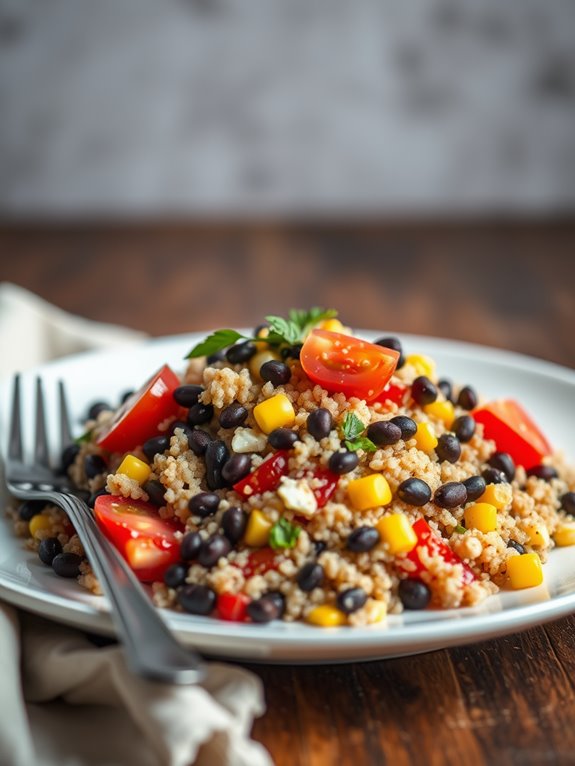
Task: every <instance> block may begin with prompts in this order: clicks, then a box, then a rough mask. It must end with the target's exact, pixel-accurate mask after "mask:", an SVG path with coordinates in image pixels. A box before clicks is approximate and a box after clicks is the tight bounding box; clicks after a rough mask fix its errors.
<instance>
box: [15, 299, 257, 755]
mask: <svg viewBox="0 0 575 766" xmlns="http://www.w3.org/2000/svg"><path fill="white" fill-rule="evenodd" d="M142 337H144V336H143V335H142V334H141V333H137V332H135V331H133V330H126V329H124V328H119V327H114V326H112V325H103V324H96V323H92V322H89V321H88V320H85V319H81V318H79V317H74V316H71V315H69V314H66V313H65V312H63V311H61V310H60V309H57V308H55V307H53V306H51V305H50V304H48V303H46V302H45V301H43V300H41V299H40V298H38V297H37V296H35V295H32V294H31V293H29V292H27V291H26V290H23V289H22V288H20V287H16V286H15V285H10V284H0V343H1V346H0V376H2V377H4V376H6V375H9V374H11V373H13V372H14V371H16V370H23V369H26V368H28V367H31V366H33V365H36V364H38V363H41V362H44V361H47V360H48V359H51V358H54V357H56V356H61V355H63V354H66V353H70V352H75V351H80V350H84V349H87V348H95V347H105V346H110V345H112V344H116V345H117V344H118V343H126V342H133V341H134V340H137V339H140V338H142ZM4 438H5V435H2V439H3V440H4ZM0 523H2V522H0ZM0 679H1V682H0V711H1V712H0V764H2V766H133V765H136V764H137V766H164V765H165V766H188V765H189V764H192V763H194V764H198V765H199V766H269V765H270V764H271V759H270V757H269V755H268V753H267V751H266V750H265V749H264V748H263V747H262V746H261V745H259V744H258V743H257V742H254V741H253V740H252V739H250V737H249V731H250V728H251V725H252V721H253V719H254V717H256V716H258V715H261V714H262V713H263V711H264V703H263V695H262V689H261V685H260V681H259V679H258V678H256V677H255V676H254V675H253V674H251V673H248V672H247V671H245V670H243V669H241V668H236V667H233V666H231V665H224V664H220V663H211V664H210V665H209V667H208V673H207V678H206V680H205V681H204V682H203V683H202V684H201V685H194V686H187V687H178V686H170V685H167V684H157V683H151V682H147V681H143V680H141V679H139V678H136V677H135V676H133V675H132V674H131V673H130V672H129V671H128V670H127V668H126V664H125V662H124V657H123V654H122V651H121V649H120V648H119V647H118V646H116V645H112V646H105V647H96V646H94V644H93V643H92V642H91V641H90V640H89V639H88V638H87V637H86V636H84V635H83V634H82V633H81V632H80V631H78V630H74V629H72V628H67V627H63V626H61V625H58V624H56V623H52V622H50V621H49V620H45V619H43V618H40V617H37V616H34V615H31V614H27V613H25V612H22V611H20V610H18V609H15V608H14V607H12V606H9V605H8V604H5V603H3V602H2V601H1V600H0Z"/></svg>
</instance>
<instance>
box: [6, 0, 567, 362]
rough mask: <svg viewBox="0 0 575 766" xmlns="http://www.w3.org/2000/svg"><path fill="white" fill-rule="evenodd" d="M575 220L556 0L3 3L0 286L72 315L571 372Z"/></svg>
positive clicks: (561, 20)
mask: <svg viewBox="0 0 575 766" xmlns="http://www.w3.org/2000/svg"><path fill="white" fill-rule="evenodd" d="M574 211H575V4H574V3H573V2H570V0H529V1H528V2H526V1H525V0H507V2H505V3H501V2H500V1H499V0H484V1H483V2H482V3H476V2H472V0H412V2H410V3H395V2H390V0H384V1H383V2H382V1H381V0H379V2H376V0H355V2H348V1H347V2H346V1H344V0H330V1H329V2H327V0H290V1H289V2H280V1H278V0H252V2H249V3H245V2H240V1H239V0H164V2H163V3H157V2H153V1H152V0H98V2H89V0H0V222H1V225H0V255H1V259H0V280H4V281H12V282H16V283H17V284H20V285H22V286H24V287H27V288H29V289H31V290H33V291H34V292H37V293H38V294H40V295H42V296H43V297H44V298H47V299H48V300H50V301H54V302H56V303H57V304H58V305H60V306H61V307H63V308H65V309H68V310H70V311H74V312H78V313H82V314H84V315H86V316H89V317H92V318H95V319H100V320H107V321H112V322H119V323H123V324H127V325H129V326H132V327H135V328H137V329H140V330H144V331H146V332H148V333H151V334H154V335H161V334H164V333H172V332H184V331H188V330H192V329H207V328H209V327H213V326H221V325H233V324H236V325H238V324H239V325H250V324H254V323H257V322H258V321H259V320H260V317H261V316H262V315H263V314H266V313H281V312H282V311H286V309H287V308H289V307H290V306H294V305H301V306H308V305H310V304H322V305H330V306H332V305H334V306H337V307H338V308H340V310H341V313H342V315H343V319H344V321H347V322H350V323H352V324H355V325H356V326H361V325H363V326H370V327H374V328H382V329H385V330H393V331H397V332H400V333H401V332H417V333H421V334H429V335H442V336H448V337H456V338H463V339H467V340H473V341H478V342H483V343H488V344H490V345H499V346H502V347H504V348H513V349H515V350H519V351H524V352H527V353H533V354H536V355H539V356H544V357H546V358H551V359H554V360H555V361H562V362H563V363H566V364H571V365H575V356H574V354H575V352H574V351H573V344H572V338H571V332H570V329H569V328H570V327H571V326H572V325H573V321H574V320H575V297H574V286H573V285H574V281H575V280H574V277H575V266H574V258H575V252H574V251H575V233H574V232H575V230H574V227H573V220H574V219H573V213H574ZM551 336H553V338H554V340H553V341H552V342H550V337H551Z"/></svg>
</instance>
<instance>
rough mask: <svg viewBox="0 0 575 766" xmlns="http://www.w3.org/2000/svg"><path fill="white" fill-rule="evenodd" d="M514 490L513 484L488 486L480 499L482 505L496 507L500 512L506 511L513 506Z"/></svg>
mask: <svg viewBox="0 0 575 766" xmlns="http://www.w3.org/2000/svg"><path fill="white" fill-rule="evenodd" d="M512 499H513V490H512V489H511V484H488V485H487V487H486V488H485V492H484V493H483V494H482V495H481V497H480V498H479V502H480V503H489V504H490V505H494V506H495V507H496V508H497V510H498V511H504V510H505V509H506V508H507V506H509V505H510V504H511V500H512Z"/></svg>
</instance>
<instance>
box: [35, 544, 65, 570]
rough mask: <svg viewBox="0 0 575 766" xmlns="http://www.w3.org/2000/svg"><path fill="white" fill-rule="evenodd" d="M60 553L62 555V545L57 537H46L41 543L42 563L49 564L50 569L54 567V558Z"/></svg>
mask: <svg viewBox="0 0 575 766" xmlns="http://www.w3.org/2000/svg"><path fill="white" fill-rule="evenodd" d="M59 553H62V543H61V542H60V541H59V540H58V538H57V537H46V538H44V540H41V541H40V545H39V546H38V556H40V561H42V562H43V563H44V564H47V565H48V566H49V567H50V566H52V562H53V561H54V558H55V557H56V556H57V555H58V554H59Z"/></svg>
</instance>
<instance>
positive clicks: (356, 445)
mask: <svg viewBox="0 0 575 766" xmlns="http://www.w3.org/2000/svg"><path fill="white" fill-rule="evenodd" d="M364 431H365V425H364V424H363V423H362V422H361V420H360V419H359V418H358V417H357V415H355V414H354V413H353V412H348V413H347V415H346V416H345V418H344V421H343V423H342V426H341V432H342V435H343V439H344V442H345V446H346V448H347V449H348V450H349V451H350V452H357V450H358V449H362V450H363V451H364V452H375V451H376V450H377V446H376V445H375V444H374V443H373V442H372V441H371V439H368V438H367V436H362V435H361V434H362V433H363V432H364Z"/></svg>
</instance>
